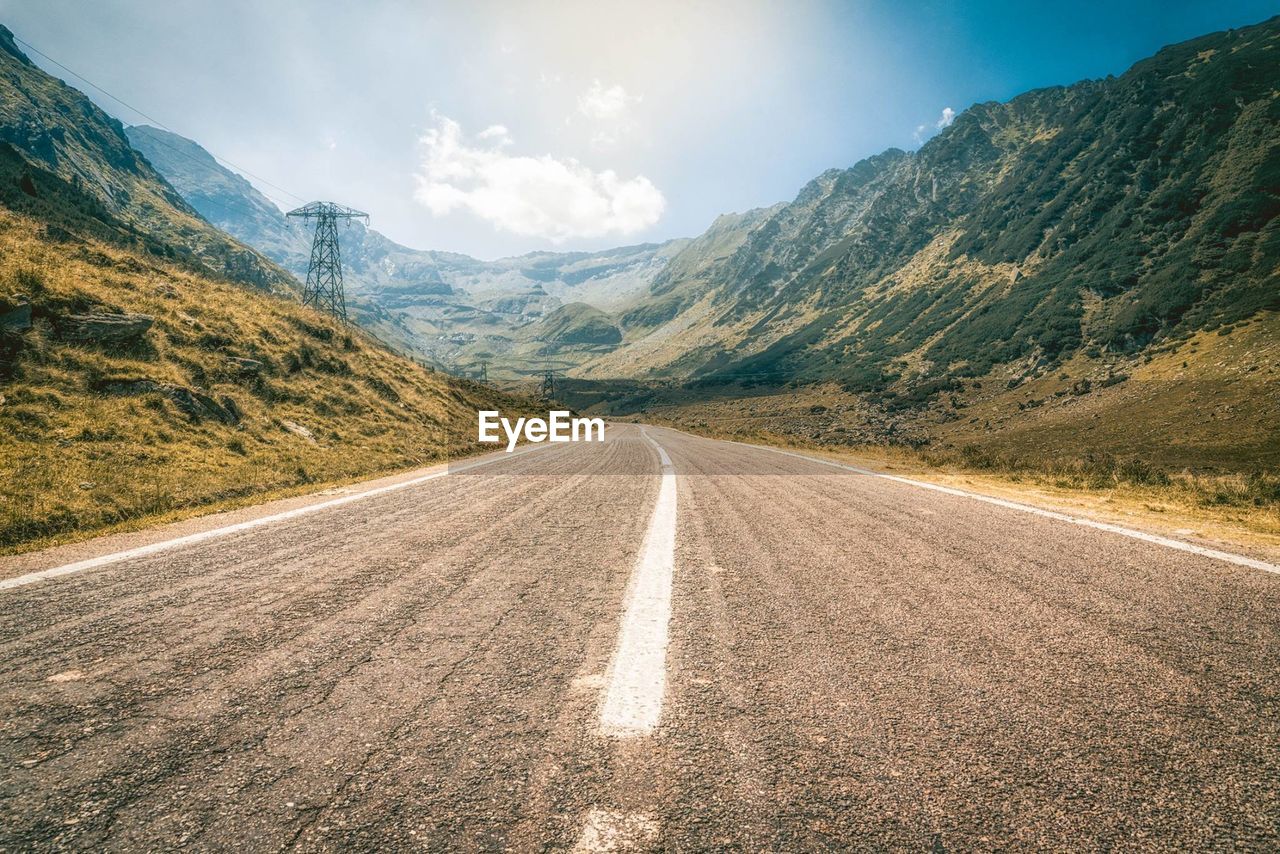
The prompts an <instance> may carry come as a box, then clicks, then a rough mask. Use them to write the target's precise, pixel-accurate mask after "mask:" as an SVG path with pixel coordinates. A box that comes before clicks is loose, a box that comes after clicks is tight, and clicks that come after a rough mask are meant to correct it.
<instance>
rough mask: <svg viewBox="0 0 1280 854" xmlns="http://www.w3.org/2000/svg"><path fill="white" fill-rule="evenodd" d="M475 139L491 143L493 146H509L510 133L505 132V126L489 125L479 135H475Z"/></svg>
mask: <svg viewBox="0 0 1280 854" xmlns="http://www.w3.org/2000/svg"><path fill="white" fill-rule="evenodd" d="M476 138H477V139H483V140H486V141H492V142H493V143H494V144H495V145H510V144H511V132H510V131H509V130H507V126H506V125H489V126H488V127H487V128H485V129H484V130H482V131H480V133H478V134H476Z"/></svg>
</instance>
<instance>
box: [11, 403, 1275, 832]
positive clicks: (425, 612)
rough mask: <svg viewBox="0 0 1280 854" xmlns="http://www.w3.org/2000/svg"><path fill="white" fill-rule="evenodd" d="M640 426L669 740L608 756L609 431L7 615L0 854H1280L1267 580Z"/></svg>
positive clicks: (614, 474)
mask: <svg viewBox="0 0 1280 854" xmlns="http://www.w3.org/2000/svg"><path fill="white" fill-rule="evenodd" d="M648 429H649V434H650V436H651V437H653V438H654V439H656V440H657V441H658V442H660V443H661V444H662V446H663V447H664V448H665V449H666V450H667V452H668V453H669V454H670V456H671V458H672V461H673V464H674V467H675V471H676V473H677V475H678V514H677V535H676V552H675V570H674V590H673V596H672V609H673V615H672V619H671V623H670V640H669V646H668V649H667V676H666V679H667V681H666V694H665V704H664V709H663V715H662V718H661V723H660V725H659V728H658V730H657V731H656V733H654V734H653V735H652V736H650V737H646V738H640V739H629V740H618V739H611V738H609V737H607V736H604V735H601V734H600V733H599V731H598V728H597V717H598V707H599V700H600V691H601V687H602V685H603V684H604V681H605V674H606V672H607V670H608V668H609V666H610V660H611V657H612V654H613V650H614V646H615V641H616V639H617V633H618V627H619V620H620V616H621V611H622V603H623V600H624V596H625V594H626V590H627V584H628V579H629V577H630V575H631V571H632V567H633V565H634V564H635V561H636V557H637V554H638V552H639V550H640V546H641V543H642V540H643V538H644V535H645V530H646V526H647V524H648V521H649V516H650V514H651V512H652V508H653V505H654V502H655V500H656V496H657V491H658V486H659V478H658V472H659V464H658V457H657V454H656V451H655V450H654V449H653V448H652V447H651V446H650V445H649V444H648V443H647V442H645V441H644V440H643V439H642V437H641V436H640V433H639V431H638V430H637V429H636V428H635V427H632V426H626V425H614V426H612V427H610V429H609V441H608V442H606V443H605V444H604V445H568V446H549V447H544V448H539V449H537V450H536V451H534V452H531V453H528V454H525V455H522V456H519V457H516V458H513V459H511V460H509V461H506V460H504V461H502V462H499V463H494V464H492V465H488V466H485V467H483V468H478V469H475V470H474V471H472V472H468V473H466V474H461V473H459V474H456V475H450V476H449V477H445V478H438V479H435V480H431V481H428V482H425V483H422V484H418V485H414V486H411V487H408V488H405V489H402V490H400V491H396V492H390V493H387V494H383V495H378V496H376V497H371V498H369V499H367V500H362V501H357V502H353V503H351V504H347V505H344V506H342V507H336V508H333V509H329V510H322V511H319V512H316V513H312V514H310V515H306V516H302V517H299V518H296V519H292V520H288V521H285V522H281V523H278V524H272V525H268V526H263V527H260V528H255V529H252V530H249V531H244V532H241V533H237V534H232V535H229V536H226V537H223V538H220V539H214V540H209V541H205V542H202V543H199V544H195V545H191V546H187V547H183V548H180V549H175V550H172V551H168V552H162V553H159V554H155V555H152V556H149V557H144V558H138V559H134V560H129V561H125V562H122V563H118V564H113V565H110V566H107V567H103V568H101V569H96V570H93V571H88V572H84V573H81V574H76V575H70V576H64V577H62V578H58V579H53V580H48V581H42V582H38V583H34V584H30V585H27V586H23V587H18V588H14V589H11V590H7V591H3V592H0V609H2V613H3V615H4V619H3V620H2V621H0V707H2V708H3V725H2V728H0V850H4V851H22V850H49V849H75V850H157V849H170V848H179V847H189V848H192V849H196V850H241V851H244V850H253V851H259V850H261V851H275V850H284V849H302V850H332V851H339V850H343V851H345V850H402V849H429V850H457V849H463V850H487V849H514V850H546V849H567V848H571V847H572V846H574V845H575V843H577V842H578V841H579V838H580V835H581V834H582V832H583V826H584V820H585V817H586V816H587V815H588V814H589V813H591V811H592V810H605V811H616V812H618V813H619V814H623V815H627V816H639V817H641V818H642V821H641V822H640V825H638V826H642V827H644V828H645V829H646V833H648V832H649V831H651V830H652V831H653V835H650V836H645V837H644V839H643V844H641V845H640V847H646V848H656V849H666V850H670V849H681V850H705V849H729V850H752V851H755V850H788V851H793V850H832V849H840V850H848V849H863V850H901V849H909V850H929V849H932V850H974V849H1090V850H1092V849H1125V850H1135V849H1136V850H1167V849H1169V848H1171V847H1173V848H1190V849H1215V848H1216V849H1227V848H1234V849H1246V850H1247V849H1256V850H1274V849H1276V848H1277V847H1278V846H1280V715H1278V714H1277V711H1278V708H1277V699H1278V698H1280V678H1278V677H1280V618H1278V617H1277V614H1280V577H1277V576H1274V575H1269V574H1267V573H1264V572H1260V571H1257V570H1252V569H1248V568H1242V567H1238V566H1232V565H1229V564H1225V563H1220V562H1217V561H1214V560H1212V559H1209V558H1204V557H1200V556H1197V555H1194V554H1186V553H1181V552H1176V551H1172V550H1170V549H1167V548H1163V547H1161V546H1158V545H1154V544H1150V543H1145V542H1141V541H1136V540H1132V539H1128V538H1125V537H1121V536H1117V535H1114V534H1109V533H1106V532H1101V531H1097V530H1093V529H1089V528H1083V527H1079V526H1074V525H1071V524H1068V523H1064V522H1060V521H1055V520H1052V519H1045V518H1042V517H1037V516H1032V515H1029V514H1025V513H1019V512H1017V511H1014V510H1010V509H1005V508H1000V507H994V506H991V505H989V504H983V503H980V502H975V501H971V500H968V499H965V498H962V497H957V496H950V495H945V494H940V493H936V492H930V491H926V490H921V489H918V488H914V487H912V486H910V485H906V484H899V483H894V482H890V481H886V480H884V479H880V478H874V477H868V476H864V475H858V474H854V473H849V472H841V471H838V470H834V469H831V468H830V467H826V466H821V465H819V464H817V463H810V462H806V461H804V460H800V459H796V458H793V457H783V456H780V455H776V454H771V453H769V452H767V451H763V450H757V449H752V448H748V447H744V446H741V445H734V444H730V443H724V442H716V441H713V440H709V439H701V438H695V437H692V436H687V435H685V434H681V433H678V432H675V431H671V430H665V429H660V428H648ZM655 828H656V830H655ZM632 844H637V843H635V842H634V840H633V842H632Z"/></svg>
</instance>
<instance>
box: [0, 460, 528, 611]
mask: <svg viewBox="0 0 1280 854" xmlns="http://www.w3.org/2000/svg"><path fill="white" fill-rule="evenodd" d="M538 447H543V446H541V445H538V446H531V447H528V448H525V449H524V450H521V451H516V452H515V453H511V454H503V455H502V456H500V457H494V458H493V459H488V460H479V461H477V462H474V463H469V464H466V465H463V466H451V467H448V468H445V469H444V470H442V471H438V472H433V473H431V474H424V475H422V476H421V477H415V478H413V479H412V480H406V481H403V482H402V483H393V484H390V485H388V486H379V487H377V488H376V489H370V490H368V491H367V492H357V493H353V494H350V495H344V496H342V497H341V498H334V499H332V500H330V501H322V502H320V503H319V504H310V505H308V506H306V507H297V508H295V509H293V510H286V511H284V512H282V513H274V514H272V515H270V516H263V517H261V518H258V519H249V520H248V521H245V522H237V523H236V524H234V525H227V526H225V527H222V528H213V529H211V530H208V531H199V532H197V533H194V534H187V535H186V536H185V537H176V538H175V539H172V540H165V541H163V542H159V543H150V544H148V545H145V546H138V547H137V548H133V549H127V550H125V551H121V552H113V553H111V554H106V555H101V556H99V557H94V558H88V559H87V560H81V561H76V562H75V563H68V564H65V565H64V566H55V567H53V568H51V569H42V570H39V571H37V572H29V573H27V574H26V575H18V576H15V577H13V578H6V579H3V580H0V590H11V589H13V588H15V587H22V586H24V585H27V584H35V583H36V582H37V581H47V580H48V579H50V578H59V577H61V576H64V575H72V574H74V573H77V572H85V571H86V570H90V569H100V568H102V567H104V566H110V565H111V564H115V563H120V562H121V561H126V560H133V559H134V558H139V557H148V556H150V555H153V554H157V553H159V552H163V551H169V550H170V549H176V548H181V547H183V546H189V545H193V544H195V543H202V542H205V541H206V540H215V539H218V538H219V537H226V536H229V535H231V534H238V533H240V532H241V531H248V530H251V529H253V528H260V527H262V526H263V525H273V524H275V523H276V522H285V521H287V520H289V519H296V518H298V517H299V516H306V515H307V514H309V513H318V512H320V511H321V510H329V509H331V508H333V507H340V506H342V505H344V504H351V503H352V502H355V501H362V500H364V499H366V498H373V497H374V496H376V495H385V494H386V493H388V492H395V491H397V490H400V489H408V488H409V487H411V486H417V485H418V484H420V483H426V482H427V481H429V480H435V479H436V478H438V477H444V476H445V475H448V474H453V473H455V472H459V471H466V470H468V469H473V468H479V467H480V466H487V465H489V464H491V463H496V462H505V461H506V460H510V459H513V458H515V457H518V456H520V455H521V454H527V453H529V451H532V450H535V449H536V448H538Z"/></svg>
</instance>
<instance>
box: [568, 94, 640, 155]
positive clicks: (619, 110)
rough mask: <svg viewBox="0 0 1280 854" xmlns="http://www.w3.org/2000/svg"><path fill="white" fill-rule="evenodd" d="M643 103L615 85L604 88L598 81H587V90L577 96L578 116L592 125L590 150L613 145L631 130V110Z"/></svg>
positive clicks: (632, 123) (632, 124)
mask: <svg viewBox="0 0 1280 854" xmlns="http://www.w3.org/2000/svg"><path fill="white" fill-rule="evenodd" d="M643 100H644V97H643V96H641V95H632V94H630V93H629V92H627V90H626V89H624V88H623V87H622V86H621V85H619V84H616V83H615V84H614V85H612V86H605V85H604V84H603V83H601V82H600V81H599V80H593V81H591V88H589V89H587V91H586V92H583V93H582V94H581V95H579V96H578V112H579V113H581V114H582V115H584V116H586V117H587V118H588V119H589V120H591V122H592V123H593V124H594V125H595V127H594V129H593V130H592V132H591V146H592V148H609V147H610V146H614V145H617V144H618V142H619V141H620V140H621V139H622V137H623V136H625V135H626V134H628V133H630V132H631V131H633V130H635V126H636V123H635V121H634V119H632V117H631V106H632V105H633V104H638V103H640V102H641V101H643Z"/></svg>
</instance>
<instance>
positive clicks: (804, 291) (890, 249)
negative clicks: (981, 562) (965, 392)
mask: <svg viewBox="0 0 1280 854" xmlns="http://www.w3.org/2000/svg"><path fill="white" fill-rule="evenodd" d="M1278 21H1280V19H1272V20H1270V21H1267V22H1265V23H1263V24H1260V25H1258V26H1254V27H1249V28H1245V29H1241V30H1235V31H1230V32H1225V33H1217V34H1214V35H1209V36H1205V37H1203V38H1200V39H1195V40H1193V41H1190V42H1187V43H1184V44H1180V45H1176V46H1173V47H1169V48H1166V49H1164V50H1162V51H1160V52H1159V53H1158V54H1157V55H1156V56H1154V57H1152V58H1150V59H1148V60H1145V61H1143V62H1139V63H1138V64H1136V65H1135V66H1134V67H1133V68H1132V69H1130V70H1129V71H1128V72H1126V73H1125V74H1124V75H1122V76H1120V77H1116V78H1107V79H1105V80H1094V81H1086V82H1082V83H1077V84H1075V85H1072V86H1065V87H1054V88H1049V89H1043V90H1037V91H1034V92H1029V93H1027V94H1025V95H1022V96H1020V97H1018V98H1015V99H1014V100H1012V101H1010V102H1008V103H984V104H978V105H975V106H973V107H971V108H970V109H969V110H967V111H965V112H964V113H962V114H961V115H960V116H958V117H957V118H956V120H955V122H954V123H953V124H952V125H951V127H949V128H947V129H946V130H944V131H943V132H942V133H940V134H939V135H938V136H937V137H935V138H934V139H932V140H930V141H929V142H928V143H927V144H926V145H924V146H923V147H922V148H921V149H920V150H919V151H918V152H915V153H906V152H901V151H896V150H890V151H887V152H885V153H883V154H881V155H878V156H876V157H872V158H869V159H867V160H864V161H862V162H861V163H859V164H857V165H856V166H854V167H853V168H851V169H847V170H833V171H830V172H827V173H825V174H824V175H822V176H820V177H819V178H817V179H815V180H814V181H813V182H811V183H810V184H809V185H808V186H806V187H805V188H804V189H803V190H802V191H801V193H800V194H799V195H798V196H797V198H796V199H795V201H793V202H792V203H790V204H788V205H785V206H782V207H780V208H778V209H774V210H773V211H771V212H770V214H769V215H768V216H767V217H766V218H765V219H764V220H763V221H762V222H760V223H759V224H757V225H755V226H754V227H753V228H752V229H751V231H750V234H749V235H747V236H746V238H745V239H744V240H742V242H741V244H740V245H739V246H737V248H736V249H735V250H734V251H733V252H732V253H730V254H728V255H727V256H723V257H720V258H716V259H712V260H709V261H707V262H705V263H702V264H700V265H697V266H696V267H695V269H693V270H692V271H685V272H684V273H683V276H682V277H680V278H666V277H660V278H659V279H658V280H655V283H654V285H653V287H652V288H651V289H650V293H649V295H648V297H647V299H646V300H643V301H641V302H640V303H639V304H638V305H636V306H635V307H633V308H632V309H631V310H630V316H631V317H633V318H641V319H644V320H645V321H646V322H645V323H643V324H642V326H643V327H644V328H643V330H642V331H643V332H644V334H643V335H640V336H635V337H630V338H629V339H628V342H627V344H626V345H625V346H624V347H622V348H620V349H618V350H616V351H614V352H612V353H609V354H607V355H604V356H602V357H601V358H599V359H597V360H595V361H593V362H591V363H589V364H587V365H586V366H584V367H583V368H582V369H581V370H580V373H581V374H582V375H584V376H593V377H610V376H613V377H628V378H634V377H636V376H649V375H652V376H665V377H675V378H678V379H686V380H687V379H700V380H702V381H704V382H716V381H733V380H736V379H740V378H752V379H755V380H762V381H778V382H782V381H800V382H818V381H836V382H838V383H840V384H842V385H843V386H845V387H846V388H848V389H852V390H856V391H863V392H868V393H873V394H875V395H878V396H881V397H883V398H886V399H899V400H901V399H911V400H921V399H924V398H926V397H930V396H932V395H934V394H935V393H937V392H941V391H945V390H951V389H954V388H956V387H957V385H958V384H959V383H961V382H962V381H964V380H967V379H973V378H980V377H985V376H988V375H990V374H993V373H996V374H1000V375H1001V376H1004V375H1006V374H1007V375H1009V376H1014V375H1016V376H1026V375H1030V374H1042V373H1044V372H1047V371H1051V370H1054V369H1055V368H1056V367H1058V366H1060V365H1062V364H1064V363H1066V362H1068V361H1070V360H1071V359H1072V358H1073V357H1075V356H1077V355H1082V354H1094V353H1097V354H1109V355H1111V356H1112V357H1116V358H1120V357H1130V356H1135V355H1142V354H1145V353H1148V352H1149V351H1150V350H1151V349H1152V348H1158V347H1160V346H1162V345H1165V344H1167V343H1168V342H1172V341H1175V340H1178V339H1180V338H1185V337H1186V336H1188V335H1191V334H1193V333H1195V332H1197V331H1200V330H1212V329H1216V328H1219V327H1223V326H1227V325H1230V324H1233V323H1237V322H1241V321H1244V320H1246V319H1248V318H1250V317H1253V316H1255V315H1257V314H1258V313H1259V312H1262V311H1265V310H1272V311H1274V310H1276V309H1277V308H1280V289H1278V288H1277V281H1278V280H1277V264H1278V263H1280V226H1278V225H1277V219H1276V216H1277V213H1278V212H1280V133H1277V128H1278V127H1280V99H1277V98H1276V95H1275V93H1276V91H1277V90H1280V62H1277V61H1276V56H1277V55H1278V53H1280V23H1278ZM686 251H688V250H686ZM684 268H685V265H684V264H683V263H682V259H681V258H680V257H679V256H677V257H676V258H675V259H673V260H672V262H671V264H669V265H668V270H669V271H675V270H684ZM694 280H696V281H697V283H698V284H697V287H696V288H693V290H692V292H691V298H692V297H696V298H697V301H693V300H692V299H691V298H690V299H684V300H682V301H681V302H680V304H679V305H680V308H681V310H680V311H678V312H677V311H673V310H672V307H668V308H663V306H670V305H671V304H670V303H669V300H670V296H669V294H670V293H673V292H677V291H679V290H680V288H681V287H687V285H688V283H689V282H691V281H694ZM690 306H692V307H693V309H692V310H693V316H690V308H689V307H690ZM654 320H663V321H664V322H662V323H659V324H657V325H656V326H655V325H653V324H652V321H654ZM653 342H660V346H653Z"/></svg>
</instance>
